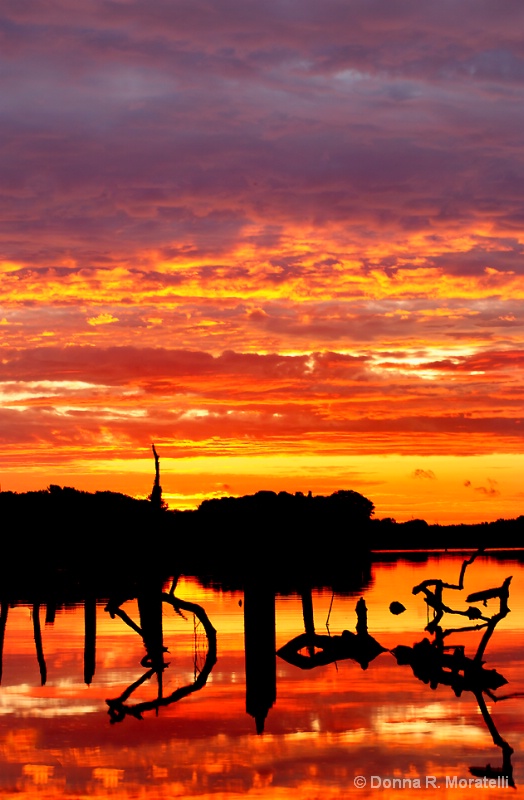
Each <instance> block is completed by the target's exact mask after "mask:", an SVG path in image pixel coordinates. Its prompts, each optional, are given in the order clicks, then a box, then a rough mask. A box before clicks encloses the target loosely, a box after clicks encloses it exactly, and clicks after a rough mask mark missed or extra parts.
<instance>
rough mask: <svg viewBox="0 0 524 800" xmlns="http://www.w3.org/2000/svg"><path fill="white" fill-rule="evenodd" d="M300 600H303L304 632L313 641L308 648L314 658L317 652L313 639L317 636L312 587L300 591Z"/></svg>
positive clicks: (305, 587) (304, 587)
mask: <svg viewBox="0 0 524 800" xmlns="http://www.w3.org/2000/svg"><path fill="white" fill-rule="evenodd" d="M300 599H301V600H302V615H303V617H304V630H305V632H306V634H307V635H308V637H310V639H311V643H310V644H309V646H308V650H309V653H310V655H311V656H312V655H313V653H314V652H315V645H314V644H313V639H314V636H315V619H314V616H313V593H312V591H311V586H303V587H302V589H301V590H300Z"/></svg>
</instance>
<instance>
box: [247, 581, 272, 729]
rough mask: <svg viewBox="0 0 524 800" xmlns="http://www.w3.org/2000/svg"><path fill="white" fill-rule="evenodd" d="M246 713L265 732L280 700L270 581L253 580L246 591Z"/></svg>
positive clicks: (248, 582)
mask: <svg viewBox="0 0 524 800" xmlns="http://www.w3.org/2000/svg"><path fill="white" fill-rule="evenodd" d="M244 639H245V651H246V711H247V713H248V714H249V715H250V716H252V717H254V718H255V723H256V728H257V733H263V732H264V723H265V719H266V717H267V714H268V711H269V709H270V708H271V707H272V705H273V703H274V702H275V700H276V699H277V660H276V643H275V592H274V589H273V588H272V587H271V586H270V585H268V583H267V581H258V580H256V579H251V580H248V581H246V585H245V589H244Z"/></svg>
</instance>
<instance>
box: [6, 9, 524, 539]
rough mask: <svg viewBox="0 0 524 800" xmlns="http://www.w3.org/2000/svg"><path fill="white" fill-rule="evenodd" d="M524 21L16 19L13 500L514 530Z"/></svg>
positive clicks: (223, 12) (523, 359)
mask: <svg viewBox="0 0 524 800" xmlns="http://www.w3.org/2000/svg"><path fill="white" fill-rule="evenodd" d="M523 31H524V4H523V3H522V2H520V0H506V2H505V3H503V4H500V3H498V2H495V0H441V2H439V3H434V4H430V3H421V2H420V0H404V1H402V0H394V1H393V2H392V0H322V2H320V0H266V2H264V3H260V2H254V0H212V1H210V2H204V1H203V0H147V1H146V0H75V2H71V0H46V2H41V0H23V2H21V0H4V2H3V4H2V13H1V16H0V87H1V89H0V128H1V138H0V152H1V160H0V208H1V213H0V248H1V250H0V256H1V273H2V274H1V281H0V293H1V298H0V304H1V308H0V336H1V342H2V357H1V361H0V392H1V408H0V450H1V461H0V464H1V468H0V482H1V488H2V489H3V490H13V491H26V490H28V489H43V488H45V487H46V486H47V485H48V484H50V483H58V484H60V485H72V486H75V487H77V488H79V489H88V490H95V489H103V490H105V489H110V490H115V491H125V492H127V493H129V494H136V495H140V496H146V495H147V494H148V493H149V491H150V489H151V484H152V479H153V473H154V463H153V460H152V457H151V442H153V441H154V442H155V443H156V446H157V449H158V452H159V455H160V458H161V468H162V486H163V489H164V495H165V497H166V499H167V500H168V502H169V504H170V506H171V507H177V508H191V507H195V506H196V505H197V504H198V503H199V502H201V500H202V499H204V498H206V497H215V496H221V495H224V494H231V495H241V494H245V493H252V492H254V491H256V490H258V489H273V490H275V491H280V490H287V491H292V492H294V491H304V492H307V491H309V490H311V491H313V493H314V494H317V493H323V494H325V493H331V492H333V491H336V490H337V489H354V490H356V491H360V492H362V493H363V494H365V495H366V496H367V497H369V498H370V499H371V500H372V501H373V502H374V503H375V506H376V516H378V517H384V516H393V517H395V518H396V519H397V520H403V519H409V518H411V517H423V518H425V519H427V520H428V522H441V523H445V522H461V521H480V520H487V519H496V518H498V517H515V516H518V515H519V514H521V513H523V509H524V491H523V489H522V475H523V474H524V441H523V428H524V423H523V422H522V417H523V414H522V409H523V394H524V391H523V388H524V356H523V354H524V349H523V340H524V335H523V317H522V301H523V298H524V280H523V272H524V270H523V259H524V256H523V242H524V190H523V187H524V133H523V131H524V91H523V88H524V44H523Z"/></svg>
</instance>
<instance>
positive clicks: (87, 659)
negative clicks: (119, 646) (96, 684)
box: [84, 592, 96, 686]
mask: <svg viewBox="0 0 524 800" xmlns="http://www.w3.org/2000/svg"><path fill="white" fill-rule="evenodd" d="M95 668H96V596H95V594H94V593H93V592H90V593H89V594H88V595H86V599H85V601H84V682H85V683H87V685H88V686H89V684H90V683H91V681H92V680H93V676H94V674H95Z"/></svg>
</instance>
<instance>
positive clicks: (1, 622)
mask: <svg viewBox="0 0 524 800" xmlns="http://www.w3.org/2000/svg"><path fill="white" fill-rule="evenodd" d="M8 611H9V603H8V602H7V600H2V603H1V610H0V683H2V671H3V661H4V638H5V626H6V623H7V612H8Z"/></svg>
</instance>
